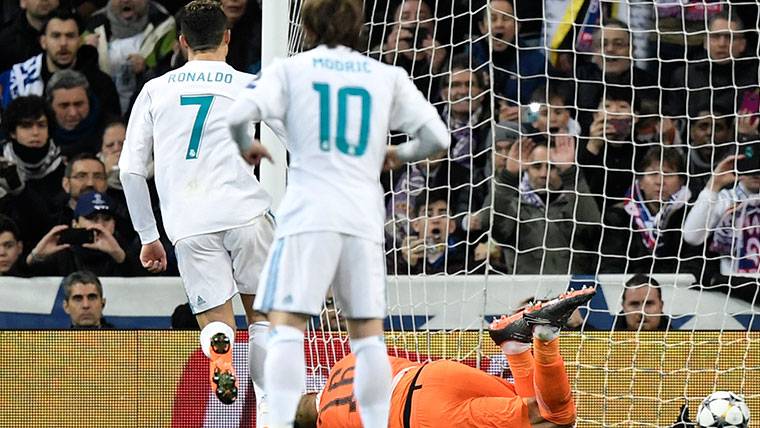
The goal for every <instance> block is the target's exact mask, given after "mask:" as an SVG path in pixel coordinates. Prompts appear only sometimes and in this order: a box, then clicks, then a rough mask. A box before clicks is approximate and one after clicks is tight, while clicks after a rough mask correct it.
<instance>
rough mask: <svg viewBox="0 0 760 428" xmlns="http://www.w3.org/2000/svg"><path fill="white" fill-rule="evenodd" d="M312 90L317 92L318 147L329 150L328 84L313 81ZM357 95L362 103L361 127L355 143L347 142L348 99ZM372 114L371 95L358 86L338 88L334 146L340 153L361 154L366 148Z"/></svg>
mask: <svg viewBox="0 0 760 428" xmlns="http://www.w3.org/2000/svg"><path fill="white" fill-rule="evenodd" d="M313 87H314V90H315V91H317V92H318V93H319V148H320V149H322V150H323V151H325V152H328V151H330V119H331V118H330V113H331V112H330V85H329V84H327V83H317V82H315V83H314V85H313ZM349 97H358V98H359V101H360V102H361V105H362V113H361V128H360V129H359V140H358V142H357V143H356V144H349V143H348V140H347V139H346V121H347V120H348V99H349ZM371 114H372V95H370V93H369V92H367V90H366V89H364V88H361V87H358V86H343V87H341V88H339V89H338V124H337V126H336V135H335V147H336V148H337V149H338V151H340V152H341V153H345V154H347V155H350V156H361V155H363V154H364V152H365V151H366V150H367V140H368V139H369V119H370V116H371Z"/></svg>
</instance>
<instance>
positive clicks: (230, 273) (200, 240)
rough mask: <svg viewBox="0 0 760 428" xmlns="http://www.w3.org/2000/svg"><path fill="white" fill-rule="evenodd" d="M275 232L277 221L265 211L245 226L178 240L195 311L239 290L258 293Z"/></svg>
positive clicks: (181, 268) (179, 258)
mask: <svg viewBox="0 0 760 428" xmlns="http://www.w3.org/2000/svg"><path fill="white" fill-rule="evenodd" d="M273 236H274V222H273V220H272V217H271V215H269V214H265V215H262V216H259V217H256V218H255V219H253V220H251V222H250V223H249V224H247V225H245V226H241V227H236V228H234V229H227V230H223V231H221V232H215V233H207V234H203V235H195V236H188V237H187V238H182V239H180V240H179V241H177V243H176V245H175V246H174V251H175V253H176V255H177V265H178V266H179V273H180V276H181V277H182V282H183V283H184V285H185V293H186V294H187V299H188V301H189V302H190V308H191V309H192V310H193V313H194V314H198V313H200V312H204V311H207V310H209V309H212V308H215V307H217V306H220V305H222V304H224V303H225V302H226V301H227V300H229V299H231V298H232V297H234V296H235V294H237V293H242V294H255V293H256V289H257V288H258V285H259V276H260V274H261V270H262V268H263V267H264V262H265V261H266V257H267V253H268V251H269V247H270V246H271V244H272V239H273Z"/></svg>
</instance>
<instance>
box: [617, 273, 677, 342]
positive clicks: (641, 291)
mask: <svg viewBox="0 0 760 428" xmlns="http://www.w3.org/2000/svg"><path fill="white" fill-rule="evenodd" d="M664 305H665V304H664V303H663V301H662V289H660V284H659V283H658V282H657V281H656V280H655V279H654V278H651V277H649V276H647V275H644V274H640V273H638V274H636V275H634V276H633V277H631V279H629V280H628V281H626V283H625V288H624V289H623V310H622V312H620V314H618V316H617V317H616V318H617V319H616V321H615V327H614V329H615V330H616V331H626V330H627V331H667V330H668V328H669V327H670V317H669V316H667V315H665V314H663V313H662V308H663V306H664Z"/></svg>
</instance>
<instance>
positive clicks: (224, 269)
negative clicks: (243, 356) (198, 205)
mask: <svg viewBox="0 0 760 428" xmlns="http://www.w3.org/2000/svg"><path fill="white" fill-rule="evenodd" d="M175 251H176V254H177V264H178V267H179V271H180V275H181V276H182V282H183V283H184V285H185V293H186V294H187V297H188V301H189V303H190V308H191V309H192V311H193V313H194V314H195V316H196V319H197V320H198V324H199V326H200V327H201V335H200V342H201V349H202V350H203V353H204V354H205V355H206V356H207V357H209V359H210V365H209V378H210V382H211V387H212V389H213V390H214V392H215V394H216V396H217V398H219V400H220V401H222V402H223V403H225V404H231V403H233V402H234V401H235V400H236V399H237V387H238V383H237V376H236V374H235V369H234V367H233V365H232V348H233V345H234V341H235V316H234V314H233V311H232V302H231V299H232V297H234V295H235V294H236V293H237V288H236V287H235V280H234V278H233V276H232V265H231V262H230V258H229V255H228V253H227V250H226V249H225V248H224V247H223V244H222V234H221V233H214V234H205V235H198V236H192V237H188V238H184V239H181V240H179V241H178V242H177V244H176V245H175Z"/></svg>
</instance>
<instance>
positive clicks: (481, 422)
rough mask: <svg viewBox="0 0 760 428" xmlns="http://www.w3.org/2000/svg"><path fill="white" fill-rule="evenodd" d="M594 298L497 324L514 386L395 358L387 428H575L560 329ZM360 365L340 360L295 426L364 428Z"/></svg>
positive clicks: (581, 297) (449, 365) (539, 307)
mask: <svg viewBox="0 0 760 428" xmlns="http://www.w3.org/2000/svg"><path fill="white" fill-rule="evenodd" d="M594 293H595V290H594V289H591V288H587V289H583V290H577V291H573V292H569V293H566V294H563V295H562V296H560V297H559V298H557V299H554V300H551V301H549V302H546V303H539V304H536V305H534V306H532V307H529V308H527V309H525V310H523V311H521V312H518V313H517V314H515V315H512V316H510V317H502V318H501V319H499V320H496V321H494V322H493V323H492V324H491V327H490V329H489V332H490V334H491V338H492V339H493V340H494V342H496V344H497V345H499V346H500V347H501V349H502V350H503V352H504V354H505V355H506V356H507V359H508V360H509V367H510V369H511V371H512V374H513V376H514V379H515V383H514V385H513V384H511V383H508V382H507V381H505V380H504V379H501V378H498V377H495V376H491V375H489V374H487V373H484V372H482V371H480V370H478V369H474V368H472V367H470V366H466V365H464V364H460V363H457V362H454V361H448V360H439V361H433V362H430V363H427V364H420V363H415V362H412V361H409V360H407V359H404V358H393V357H391V365H392V368H393V374H394V378H393V395H392V397H391V412H390V420H389V423H388V426H389V427H390V428H428V427H430V428H432V427H435V428H443V427H458V428H460V427H526V428H527V427H541V428H544V427H547V428H548V427H563V426H572V425H573V423H574V422H575V404H574V402H573V397H572V394H571V392H570V383H569V382H568V379H567V373H566V372H565V365H564V362H563V360H562V357H561V356H560V354H559V339H558V336H559V327H558V326H561V325H563V324H564V323H565V322H566V321H567V319H568V318H569V317H570V314H572V312H573V311H574V310H575V308H577V307H578V306H580V305H582V304H584V303H586V302H587V301H588V300H589V299H591V297H592V296H593V294H594ZM531 342H532V343H533V352H532V353H531V352H530V349H531V345H530V344H531ZM354 363H355V359H354V356H353V354H349V355H348V356H346V357H345V358H343V359H342V360H340V361H338V363H336V364H335V366H333V368H332V371H331V373H330V377H329V379H328V381H327V384H326V385H325V387H324V389H323V390H322V392H320V393H319V394H307V395H305V396H303V397H302V399H301V402H300V403H299V406H298V413H297V415H296V425H295V426H296V427H298V428H307V427H308V428H312V427H320V428H327V427H329V428H354V427H356V428H360V427H361V420H360V419H359V413H358V411H357V408H356V400H355V399H354V394H353V376H354V373H353V372H354Z"/></svg>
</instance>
